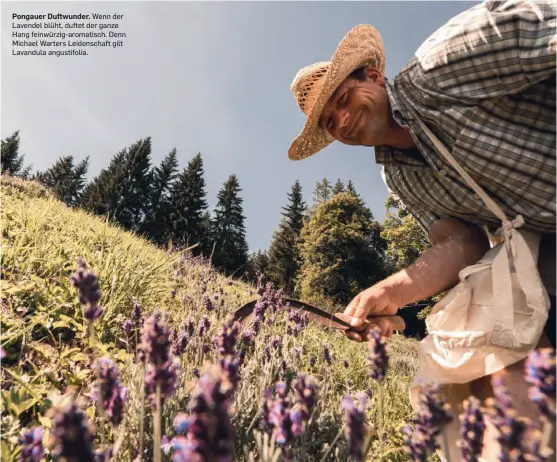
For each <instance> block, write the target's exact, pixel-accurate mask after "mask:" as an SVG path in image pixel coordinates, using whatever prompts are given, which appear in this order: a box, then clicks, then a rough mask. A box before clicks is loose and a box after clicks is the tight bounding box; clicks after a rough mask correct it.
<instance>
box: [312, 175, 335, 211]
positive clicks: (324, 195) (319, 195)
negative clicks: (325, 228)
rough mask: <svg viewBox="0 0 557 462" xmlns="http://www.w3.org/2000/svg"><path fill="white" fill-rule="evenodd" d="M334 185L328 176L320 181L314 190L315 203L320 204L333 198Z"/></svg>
mask: <svg viewBox="0 0 557 462" xmlns="http://www.w3.org/2000/svg"><path fill="white" fill-rule="evenodd" d="M331 193H332V187H331V182H330V181H329V180H328V179H327V178H323V179H322V180H321V181H318V182H317V183H316V185H315V189H314V191H313V203H314V205H316V206H318V205H319V204H321V203H322V202H325V201H328V200H329V199H330V198H331Z"/></svg>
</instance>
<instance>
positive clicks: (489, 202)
mask: <svg viewBox="0 0 557 462" xmlns="http://www.w3.org/2000/svg"><path fill="white" fill-rule="evenodd" d="M412 114H413V116H414V117H415V119H416V121H417V122H418V124H419V125H420V127H421V128H422V130H423V131H424V133H425V134H426V135H427V136H428V138H429V139H430V141H431V142H432V143H433V145H434V146H435V147H436V148H437V149H438V150H439V152H440V153H441V154H442V155H443V157H445V159H446V160H447V162H449V164H451V165H452V166H453V167H454V168H455V170H456V171H457V172H458V173H459V174H460V175H461V176H462V178H464V180H465V181H466V183H468V186H470V187H471V188H472V189H473V190H474V191H475V192H476V193H477V194H478V196H480V198H481V199H482V200H483V202H484V203H485V205H486V207H487V208H488V209H489V210H490V211H491V213H493V214H494V215H495V216H496V217H497V218H499V220H501V222H503V224H505V225H507V226H509V225H510V222H509V219H508V218H507V216H506V215H505V212H503V210H502V209H501V207H499V205H497V203H496V202H494V201H493V199H491V198H490V197H489V196H488V195H487V193H486V192H485V191H484V190H483V189H482V188H481V187H480V185H478V183H476V182H475V181H474V179H473V178H472V177H471V176H470V175H469V174H468V173H467V172H466V170H464V169H463V168H462V167H461V165H460V164H459V163H458V162H457V161H456V159H455V158H454V157H453V156H452V154H451V153H450V152H449V151H448V150H447V148H445V146H444V145H443V143H441V141H439V139H438V138H437V137H436V136H435V135H434V134H433V133H432V132H431V130H430V129H429V128H428V127H427V126H426V125H425V124H424V123H423V122H422V120H421V119H420V118H419V117H418V115H417V114H416V113H415V112H414V111H412ZM517 218H518V221H517V222H516V223H514V226H513V227H517V226H520V224H522V222H523V219H522V217H517Z"/></svg>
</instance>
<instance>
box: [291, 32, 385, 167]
mask: <svg viewBox="0 0 557 462" xmlns="http://www.w3.org/2000/svg"><path fill="white" fill-rule="evenodd" d="M368 64H369V65H373V66H375V67H376V68H377V69H378V70H379V71H380V72H382V73H384V72H385V52H384V49H383V42H382V40H381V36H380V35H379V32H378V31H377V30H376V29H375V28H374V27H373V26H370V25H368V24H360V25H358V26H356V27H354V28H352V29H351V30H350V31H349V32H348V33H347V34H346V36H345V37H344V38H343V39H342V40H341V42H340V43H339V45H338V47H337V49H336V50H335V52H334V54H333V57H332V58H331V63H330V65H329V68H328V70H327V73H326V74H325V81H324V82H323V85H322V87H321V89H320V90H319V93H318V95H317V97H316V98H315V103H314V104H313V106H312V108H311V109H310V112H309V114H308V116H307V119H306V122H305V124H304V127H303V128H302V131H301V132H300V134H299V135H298V136H297V137H296V138H295V139H294V141H292V144H291V145H290V147H289V149H288V158H289V159H290V160H302V159H306V158H307V157H310V156H312V155H313V154H316V153H317V152H319V151H321V150H322V149H324V148H326V147H327V146H328V145H330V144H331V143H332V142H333V141H335V139H334V138H333V137H332V136H331V135H330V134H329V132H328V131H327V130H324V129H322V128H321V127H320V126H319V118H320V117H321V112H322V111H323V108H324V107H325V105H326V104H327V102H328V101H329V98H330V97H331V95H332V94H333V93H334V92H335V90H336V89H337V88H338V87H339V85H340V84H341V83H342V82H343V81H344V79H346V77H348V76H349V75H350V74H351V73H352V72H353V71H354V70H356V69H358V68H359V67H362V66H364V65H368Z"/></svg>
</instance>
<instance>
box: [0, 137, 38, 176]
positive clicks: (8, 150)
mask: <svg viewBox="0 0 557 462" xmlns="http://www.w3.org/2000/svg"><path fill="white" fill-rule="evenodd" d="M24 160H25V155H24V154H19V130H16V131H15V132H14V133H12V135H10V136H8V137H7V138H6V139H4V140H2V151H1V155H0V165H1V167H2V174H6V175H11V176H16V177H19V178H23V179H27V178H28V177H29V174H30V172H31V165H29V166H27V167H25V168H24V167H23V162H24Z"/></svg>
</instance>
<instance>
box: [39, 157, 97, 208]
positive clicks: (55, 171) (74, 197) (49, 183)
mask: <svg viewBox="0 0 557 462" xmlns="http://www.w3.org/2000/svg"><path fill="white" fill-rule="evenodd" d="M88 168H89V156H87V157H86V158H85V159H83V160H82V161H81V162H80V163H79V164H77V165H74V159H73V156H71V155H70V156H62V157H60V158H59V159H58V160H57V161H56V162H55V163H54V165H52V166H51V167H49V168H48V169H46V170H45V171H44V172H37V173H36V175H35V176H34V179H35V180H37V181H38V182H40V183H41V184H43V185H44V186H46V187H47V188H49V189H50V190H51V191H52V192H53V193H54V195H55V196H56V197H57V198H58V199H60V200H61V201H62V202H64V203H65V204H66V205H68V206H70V207H71V206H73V205H74V204H75V203H76V202H77V201H78V200H79V198H80V196H81V193H82V191H83V188H84V187H85V182H86V179H85V175H87V169H88Z"/></svg>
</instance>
